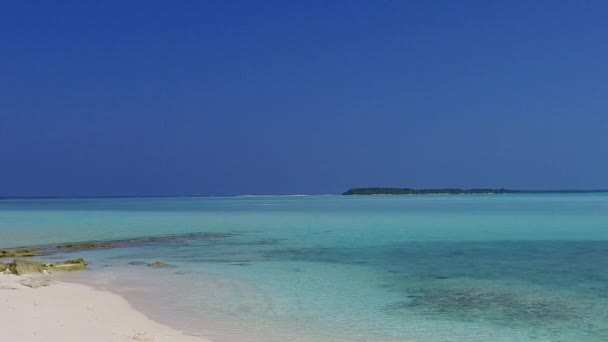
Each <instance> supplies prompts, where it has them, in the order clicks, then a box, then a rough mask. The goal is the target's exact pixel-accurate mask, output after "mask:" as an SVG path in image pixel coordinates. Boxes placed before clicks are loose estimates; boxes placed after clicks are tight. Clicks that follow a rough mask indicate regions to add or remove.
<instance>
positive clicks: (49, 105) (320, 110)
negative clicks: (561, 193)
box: [0, 0, 608, 196]
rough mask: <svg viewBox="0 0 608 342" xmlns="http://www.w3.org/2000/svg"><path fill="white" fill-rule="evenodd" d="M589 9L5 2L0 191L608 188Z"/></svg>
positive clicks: (604, 73) (571, 4) (572, 4)
mask: <svg viewBox="0 0 608 342" xmlns="http://www.w3.org/2000/svg"><path fill="white" fill-rule="evenodd" d="M606 18H608V4H607V3H606V2H604V1H319V2H317V1H299V2H295V1H82V0H79V1H56V2H55V1H4V2H2V3H1V4H0V195H3V196H45V195H47V196H48V195H55V196H56V195H192V194H202V195H212V194H216V195H218V194H250V193H256V194H261V193H272V194H277V193H338V192H341V191H343V190H345V189H347V188H350V187H354V186H372V185H384V186H409V187H444V186H451V187H507V188H521V189H531V188H535V189H556V188H569V189H572V188H608V20H607V19H606Z"/></svg>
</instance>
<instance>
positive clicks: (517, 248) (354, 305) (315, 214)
mask: <svg viewBox="0 0 608 342" xmlns="http://www.w3.org/2000/svg"><path fill="white" fill-rule="evenodd" d="M0 236H1V238H0V247H11V246H26V245H39V244H57V243H62V242H72V241H88V240H113V239H128V238H139V237H161V238H159V239H156V240H153V241H154V242H153V243H147V244H133V245H132V246H126V247H125V246H121V247H120V248H110V249H99V250H88V251H77V252H65V253H58V254H53V255H49V256H46V257H45V258H46V259H50V260H58V259H66V258H73V257H84V258H85V259H87V260H88V261H89V269H88V270H87V271H84V272H75V273H70V274H65V275H61V276H60V279H61V278H63V279H65V280H69V281H77V282H83V283H86V284H90V285H93V286H96V287H99V288H103V289H108V290H111V291H114V292H116V293H119V294H121V295H123V296H124V297H125V298H127V299H128V300H129V302H130V303H131V304H132V305H133V306H134V307H136V308H137V309H139V310H141V311H143V312H144V313H146V314H147V315H148V316H150V317H151V318H153V319H156V320H158V321H161V322H164V323H167V324H169V325H172V326H174V327H176V328H178V329H181V330H183V331H186V332H189V333H191V334H195V335H196V334H200V335H204V336H208V337H209V338H211V339H212V340H214V341H217V342H244V341H249V342H275V341H276V342H279V341H281V342H283V341H294V342H299V341H302V342H304V341H306V342H309V341H310V342H319V341H336V342H346V341H349V342H352V341H376V342H393V341H404V342H405V341H413V342H418V341H425V342H427V341H431V342H432V341H438V342H439V341H442V342H443V341H445V342H452V341H484V342H485V341H496V342H501V341H505V342H507V341H517V342H523V341H552V342H555V341H564V342H572V341H580V342H587V341H589V342H591V341H608V194H605V193H591V194H497V195H411V196H241V197H205V198H100V199H4V200H0ZM156 260H159V261H163V262H166V263H168V264H170V265H171V266H172V267H168V268H160V269H156V268H150V267H146V266H145V265H142V263H147V262H151V261H156Z"/></svg>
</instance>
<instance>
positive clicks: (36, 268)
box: [6, 258, 87, 275]
mask: <svg viewBox="0 0 608 342" xmlns="http://www.w3.org/2000/svg"><path fill="white" fill-rule="evenodd" d="M86 265H87V263H86V261H84V259H82V258H80V259H74V260H66V261H61V262H55V263H50V264H45V263H43V262H40V261H34V260H25V259H15V260H13V262H11V263H9V264H7V265H6V268H7V269H8V271H9V272H10V273H13V274H16V275H23V274H28V273H49V272H63V271H78V270H83V269H85V268H86Z"/></svg>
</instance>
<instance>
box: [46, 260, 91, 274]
mask: <svg viewBox="0 0 608 342" xmlns="http://www.w3.org/2000/svg"><path fill="white" fill-rule="evenodd" d="M47 267H48V269H49V270H51V271H60V272H63V271H80V270H84V269H85V268H86V267H87V262H86V261H84V259H83V258H78V259H72V260H66V261H61V262H55V263H52V264H47Z"/></svg>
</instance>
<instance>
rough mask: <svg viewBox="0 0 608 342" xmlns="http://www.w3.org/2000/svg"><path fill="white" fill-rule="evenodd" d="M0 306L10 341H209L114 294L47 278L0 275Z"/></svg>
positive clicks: (3, 332) (4, 334)
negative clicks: (146, 312) (160, 320)
mask: <svg viewBox="0 0 608 342" xmlns="http://www.w3.org/2000/svg"><path fill="white" fill-rule="evenodd" d="M28 283H29V284H30V286H31V284H35V285H34V286H33V287H29V286H28V285H24V284H28ZM36 286H39V287H36ZM0 302H1V303H2V306H3V310H0V321H2V322H3V329H2V336H3V338H5V339H6V340H10V341H24V342H42V341H66V342H70V341H75V342H76V341H91V342H108V341H112V342H122V341H145V342H173V341H175V342H212V341H211V340H209V339H207V338H204V337H199V336H192V335H187V334H185V333H184V332H181V331H179V330H176V329H174V328H172V327H169V326H167V325H164V324H162V323H159V322H156V321H153V320H152V319H150V318H149V317H148V316H146V315H145V314H144V313H142V312H140V311H137V310H136V309H135V308H134V307H133V306H132V305H131V304H130V303H129V302H128V301H127V300H126V299H125V298H124V297H122V296H121V295H119V294H116V293H113V292H110V291H103V290H99V289H96V288H94V287H91V286H88V285H84V284H79V283H72V282H65V281H58V280H56V279H54V277H52V276H50V277H49V276H39V275H35V276H29V275H28V276H16V275H12V274H0Z"/></svg>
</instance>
